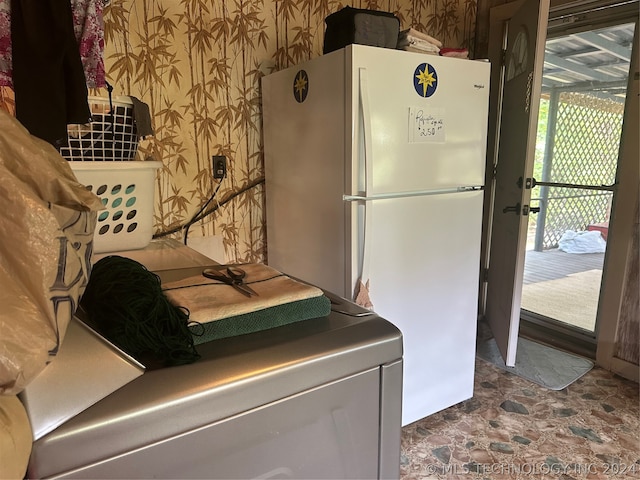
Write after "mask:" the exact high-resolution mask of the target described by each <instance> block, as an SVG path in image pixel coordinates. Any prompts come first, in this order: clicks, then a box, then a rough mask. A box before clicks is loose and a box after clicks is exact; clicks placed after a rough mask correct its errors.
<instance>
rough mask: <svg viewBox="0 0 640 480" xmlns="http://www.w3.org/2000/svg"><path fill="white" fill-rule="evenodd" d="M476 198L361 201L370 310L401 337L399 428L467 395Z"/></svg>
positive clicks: (472, 330)
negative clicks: (365, 217)
mask: <svg viewBox="0 0 640 480" xmlns="http://www.w3.org/2000/svg"><path fill="white" fill-rule="evenodd" d="M482 199H483V192H482V191H475V192H464V193H450V194H444V195H425V196H414V197H404V198H393V199H377V200H372V201H367V202H366V208H367V211H368V214H369V215H370V216H371V218H370V220H371V222H370V225H371V227H370V230H369V231H368V232H367V242H370V243H369V245H370V258H369V260H370V264H369V267H368V268H367V269H366V270H367V271H368V277H367V278H364V280H365V281H366V280H367V279H369V280H370V289H369V295H370V298H371V301H372V303H373V310H374V311H375V312H376V313H377V314H379V315H381V316H383V317H384V318H386V319H387V320H389V321H390V322H392V323H393V324H395V325H396V327H398V328H399V329H400V330H401V331H402V334H403V342H404V380H403V407H402V424H403V425H407V424H408V423H411V422H414V421H416V420H418V419H420V418H423V417H425V416H427V415H430V414H432V413H435V412H437V411H439V410H442V409H444V408H447V407H449V406H451V405H454V404H456V403H458V402H461V401H463V400H466V399H468V398H470V397H471V396H472V395H473V378H474V365H475V341H476V322H477V305H478V303H477V300H478V276H479V265H480V234H481V220H482ZM351 203H352V204H353V205H352V208H353V209H358V208H361V207H359V206H358V203H361V202H351ZM354 215H355V214H354ZM354 248H357V247H354ZM356 280H357V279H356V278H353V279H352V282H353V283H354V285H355V281H356Z"/></svg>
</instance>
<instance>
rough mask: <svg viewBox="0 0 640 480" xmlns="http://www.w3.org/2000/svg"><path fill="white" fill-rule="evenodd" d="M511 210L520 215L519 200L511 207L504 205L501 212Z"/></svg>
mask: <svg viewBox="0 0 640 480" xmlns="http://www.w3.org/2000/svg"><path fill="white" fill-rule="evenodd" d="M510 212H513V213H515V214H516V215H520V202H518V203H516V204H515V205H514V206H513V207H504V208H503V209H502V213H510Z"/></svg>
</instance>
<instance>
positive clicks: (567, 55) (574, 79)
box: [542, 23, 635, 102]
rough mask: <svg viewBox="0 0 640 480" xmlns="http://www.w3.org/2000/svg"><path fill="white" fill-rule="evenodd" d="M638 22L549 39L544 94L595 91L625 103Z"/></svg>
mask: <svg viewBox="0 0 640 480" xmlns="http://www.w3.org/2000/svg"><path fill="white" fill-rule="evenodd" d="M634 27H635V24H634V23H625V24H620V25H614V26H608V27H605V28H600V29H596V30H586V31H581V32H578V33H571V34H568V35H563V36H556V37H553V38H548V39H547V42H546V47H545V56H544V71H543V83H542V85H543V92H544V93H549V92H550V91H551V90H552V89H559V90H562V91H593V92H594V94H596V95H597V96H599V97H607V98H611V99H613V100H616V101H622V102H624V97H625V91H626V87H627V80H628V73H629V63H630V59H631V46H632V43H633V32H634Z"/></svg>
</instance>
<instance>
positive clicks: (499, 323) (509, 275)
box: [486, 0, 549, 366]
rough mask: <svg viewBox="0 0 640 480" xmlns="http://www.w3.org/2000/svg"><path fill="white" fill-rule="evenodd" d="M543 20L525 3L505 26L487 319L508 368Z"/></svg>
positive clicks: (534, 2)
mask: <svg viewBox="0 0 640 480" xmlns="http://www.w3.org/2000/svg"><path fill="white" fill-rule="evenodd" d="M548 15H549V1H548V0H543V1H538V0H526V1H525V2H524V3H523V4H522V6H521V7H520V9H519V10H518V11H517V13H516V14H515V15H514V16H513V17H511V19H510V20H509V21H508V22H507V24H506V29H507V31H506V40H507V43H506V53H505V62H504V85H503V95H502V115H501V122H500V125H501V126H500V136H499V146H498V155H497V162H496V165H495V196H494V203H493V217H492V220H491V240H490V241H491V244H490V250H489V260H488V265H489V270H488V284H487V294H486V295H487V296H486V318H487V320H488V321H489V325H490V326H491V330H492V331H493V335H494V337H495V340H496V343H497V345H498V348H499V350H500V352H501V354H502V356H503V358H504V360H505V363H506V365H507V366H513V365H514V364H515V360H516V347H517V340H518V330H519V324H520V302H521V297H522V277H523V273H524V254H525V248H526V228H527V220H528V213H529V199H530V197H531V190H530V188H528V185H527V180H526V179H527V177H531V173H532V169H533V155H534V150H535V140H536V129H537V118H538V99H539V98H540V90H541V85H542V67H543V60H544V45H545V39H546V35H545V32H546V29H547V18H548ZM523 172H525V174H524V178H523Z"/></svg>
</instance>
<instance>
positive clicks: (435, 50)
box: [398, 28, 442, 55]
mask: <svg viewBox="0 0 640 480" xmlns="http://www.w3.org/2000/svg"><path fill="white" fill-rule="evenodd" d="M441 47H442V42H441V41H440V40H438V39H436V38H433V37H432V36H431V35H427V34H426V33H422V32H419V31H417V30H416V29H414V28H408V29H407V30H403V31H401V32H400V34H399V35H398V49H400V50H407V51H409V52H419V53H429V54H432V55H438V54H439V53H440V48H441Z"/></svg>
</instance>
